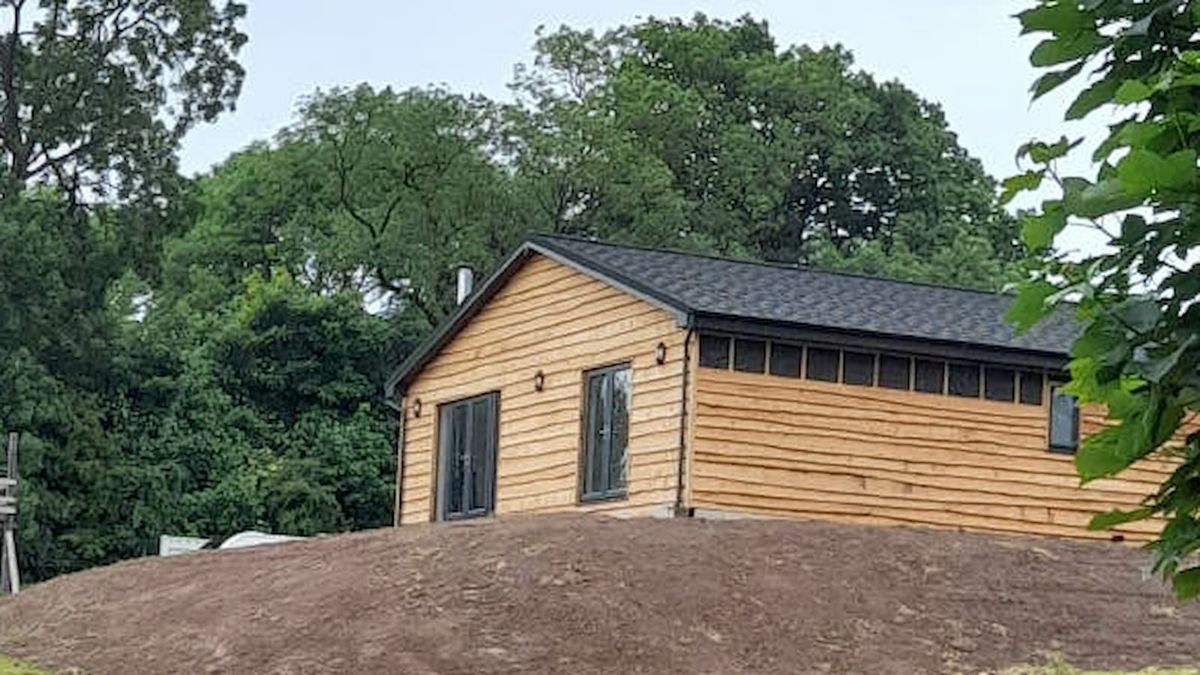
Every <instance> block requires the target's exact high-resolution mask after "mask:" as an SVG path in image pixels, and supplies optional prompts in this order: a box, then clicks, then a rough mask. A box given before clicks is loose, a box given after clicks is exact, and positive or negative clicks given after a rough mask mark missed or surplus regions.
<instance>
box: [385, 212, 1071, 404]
mask: <svg viewBox="0 0 1200 675" xmlns="http://www.w3.org/2000/svg"><path fill="white" fill-rule="evenodd" d="M534 253H539V254H541V255H544V256H546V257H547V258H550V259H551V260H554V261H555V262H558V263H560V264H563V265H565V266H567V267H570V268H572V269H574V270H577V271H579V272H581V273H583V274H586V275H588V276H590V277H592V278H595V279H598V280H600V281H603V282H605V283H607V284H609V285H610V286H613V287H615V288H617V289H619V290H621V291H623V292H625V293H628V294H629V295H632V296H633V297H636V298H638V299H640V300H643V301H645V302H647V303H649V304H651V305H653V306H655V307H658V308H660V309H663V310H665V311H667V312H668V313H670V314H671V315H672V316H673V317H674V318H675V320H676V321H677V323H678V324H679V326H680V327H681V328H696V329H699V330H708V331H713V332H718V333H728V334H732V335H752V336H756V337H765V338H774V339H780V340H795V341H802V342H816V343H823V344H829V345H834V346H842V347H859V348H861V349H867V350H872V351H896V352H903V353H909V354H916V355H919V356H931V357H937V358H944V359H951V360H955V359H961V360H965V361H986V362H992V363H1004V364H1008V365H1012V366H1024V367H1028V368H1044V369H1048V370H1055V371H1058V370H1063V369H1064V368H1065V367H1066V364H1067V360H1068V359H1067V356H1066V355H1064V354H1058V353H1053V352H1042V351H1035V350H1023V349H1009V348H1004V347H992V346H987V345H977V344H968V343H958V342H952V341H944V340H930V339H926V338H914V337H905V336H898V335H888V334H880V333H869V332H865V331H863V332H859V331H842V330H836V329H829V328H821V327H813V326H806V325H803V324H786V323H780V322H772V321H756V320H752V319H744V318H738V317H730V316H724V315H714V314H704V313H699V312H695V311H694V310H692V309H691V308H690V307H687V306H686V305H684V304H682V303H680V302H679V301H678V300H676V299H674V298H672V297H670V296H668V295H666V294H664V293H662V292H660V291H658V290H657V289H655V288H653V287H650V286H647V285H645V284H642V283H640V282H638V281H636V280H634V279H631V278H629V277H627V276H625V275H624V274H622V273H621V272H620V271H618V270H615V269H613V268H611V267H609V266H608V265H604V264H602V263H599V262H597V261H595V260H591V259H589V258H586V257H583V256H577V255H575V254H573V253H572V252H571V251H570V250H569V249H566V248H564V247H560V246H558V245H557V244H556V240H555V238H554V237H546V236H538V235H534V236H532V237H530V238H529V239H527V240H526V241H525V242H524V243H522V244H521V245H520V246H519V247H518V248H517V250H516V251H513V253H512V255H510V256H509V257H508V259H507V260H505V261H504V263H503V264H502V265H500V267H499V268H498V269H497V270H496V271H495V272H493V273H492V275H491V276H490V277H488V279H487V281H485V282H484V283H483V284H482V285H481V286H480V287H479V289H478V290H477V291H476V292H475V293H473V294H472V295H471V297H469V298H468V299H467V300H466V301H465V302H464V303H463V304H462V305H460V306H459V307H458V309H456V310H455V311H454V312H453V313H452V314H451V315H450V316H449V317H447V318H446V319H445V320H444V321H442V323H441V324H440V325H439V326H438V327H437V328H436V329H435V330H434V331H433V334H432V335H430V336H429V338H428V339H426V341H425V342H424V343H423V344H422V345H421V346H420V347H419V348H418V349H416V350H415V351H413V353H412V354H410V355H409V356H408V358H407V359H405V360H404V362H403V363H402V364H400V367H399V368H397V369H396V370H395V371H394V372H393V373H392V376H391V377H389V378H388V380H387V384H386V385H385V386H384V396H385V397H386V399H387V401H389V402H395V400H396V398H397V396H398V395H403V394H404V390H405V388H406V387H407V385H408V383H409V382H410V381H411V379H412V378H413V377H414V376H415V375H416V374H417V373H418V372H420V370H421V369H422V368H424V367H425V366H426V365H427V364H428V363H429V361H430V360H431V359H433V357H434V356H436V355H437V353H438V352H439V351H441V349H442V348H443V347H445V346H446V344H447V343H448V342H450V340H451V339H452V338H453V337H454V336H455V335H456V334H457V333H458V331H459V330H460V329H461V328H462V327H463V326H464V325H465V324H466V323H467V321H470V320H471V318H472V317H474V316H475V315H476V314H478V313H479V310H481V309H482V308H483V306H484V305H486V304H487V302H488V301H489V300H491V298H492V296H494V295H495V294H496V292H497V291H498V290H500V287H501V286H503V285H504V282H506V281H508V279H509V278H510V277H512V275H513V274H514V273H516V271H517V270H518V269H520V267H521V265H523V264H524V263H525V261H526V260H527V259H528V258H529V257H530V256H531V255H533V254H534Z"/></svg>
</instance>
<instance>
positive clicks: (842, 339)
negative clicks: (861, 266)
mask: <svg viewBox="0 0 1200 675" xmlns="http://www.w3.org/2000/svg"><path fill="white" fill-rule="evenodd" d="M692 325H693V326H694V327H695V328H696V329H698V330H701V331H710V332H715V333H727V334H731V335H747V336H753V337H762V338H770V339H776V340H792V341H796V342H806V343H816V344H824V345H831V346H837V347H858V348H860V349H864V350H867V351H881V352H897V353H902V354H914V355H917V356H929V357H936V358H941V359H949V360H959V361H983V362H989V363H996V364H1004V365H1009V366H1019V367H1024V368H1038V369H1045V370H1063V369H1064V368H1066V366H1067V361H1068V360H1069V359H1068V357H1067V355H1065V354H1058V353H1054V352H1041V351H1033V350H1026V349H1013V348H1011V347H999V346H989V345H980V344H971V343H962V342H953V341H949V340H933V339H929V338H921V337H911V336H904V335H891V334H880V333H871V332H868V331H849V330H838V329H832V328H818V327H813V326H806V325H802V324H785V323H777V322H774V321H755V320H752V319H743V318H737V317H728V316H724V315H712V314H696V315H694V317H693V321H692Z"/></svg>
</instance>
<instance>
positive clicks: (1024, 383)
mask: <svg viewBox="0 0 1200 675" xmlns="http://www.w3.org/2000/svg"><path fill="white" fill-rule="evenodd" d="M1021 403H1024V404H1025V405H1041V404H1042V374H1041V373H1035V372H1032V371H1028V370H1026V371H1022V372H1021Z"/></svg>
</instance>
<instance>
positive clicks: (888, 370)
mask: <svg viewBox="0 0 1200 675" xmlns="http://www.w3.org/2000/svg"><path fill="white" fill-rule="evenodd" d="M911 379H912V359H910V358H908V357H907V356H893V355H891V354H880V355H879V386H881V387H887V388H888V389H908V387H909V384H910V382H909V381H910V380H911Z"/></svg>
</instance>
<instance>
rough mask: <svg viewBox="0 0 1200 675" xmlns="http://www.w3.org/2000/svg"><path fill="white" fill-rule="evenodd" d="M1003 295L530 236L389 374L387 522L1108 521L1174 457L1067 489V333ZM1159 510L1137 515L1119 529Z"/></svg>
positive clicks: (1057, 318)
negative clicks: (392, 453)
mask: <svg viewBox="0 0 1200 675" xmlns="http://www.w3.org/2000/svg"><path fill="white" fill-rule="evenodd" d="M1010 300H1011V299H1010V298H1009V297H1006V296H1003V295H997V294H992V293H985V292H978V291H967V290H960V289H953V288H944V287H939V286H933V285H928V284H916V283H906V282H899V281H889V280H885V279H876V278H870V277H863V276H857V275H851V274H842V273H833V272H824V271H817V270H813V269H808V268H802V267H794V266H783V265H772V264H764V263H756V262H746V261H740V260H730V259H723V258H716V257H710V256H703V255H696V254H689V253H681V252H676V251H667V250H653V249H643V248H634V247H627V246H616V245H610V244H603V243H597V242H591V241H583V240H579V239H571V238H564V237H552V236H535V237H532V238H531V239H529V240H528V241H527V242H526V243H525V244H523V245H522V246H521V247H520V248H519V250H517V251H516V252H515V253H514V254H513V255H512V256H511V257H510V258H509V259H508V261H507V262H505V263H504V264H503V265H502V266H501V268H500V269H499V270H498V271H497V272H496V273H495V274H493V275H492V277H491V278H490V279H488V280H487V282H486V283H484V284H483V285H482V286H481V287H480V288H479V289H478V291H477V292H476V293H474V295H472V296H470V297H469V298H468V299H467V300H466V301H465V302H464V303H463V304H461V305H460V306H459V308H458V310H457V312H456V313H455V314H454V315H453V316H451V317H450V318H449V319H448V320H447V321H446V322H445V323H444V324H443V325H442V326H440V327H439V328H438V329H437V331H436V332H435V333H434V335H433V336H432V337H431V339H430V341H429V342H428V344H426V345H425V346H424V347H423V348H422V349H420V350H418V351H417V352H416V353H414V354H413V355H412V357H410V358H409V359H408V361H406V362H405V363H404V364H403V365H402V366H401V367H400V368H399V369H398V370H397V372H396V373H395V374H394V375H393V376H392V378H391V379H390V380H389V382H388V391H387V394H388V396H389V398H391V399H392V400H393V401H394V402H395V403H396V404H397V406H398V408H399V409H400V410H401V411H402V416H403V423H402V429H401V434H400V439H401V440H400V443H399V453H400V458H399V469H398V490H397V504H396V522H397V524H409V523H420V522H429V521H443V520H454V519H459V518H469V517H475V516H484V515H489V514H493V513H495V514H515V513H541V512H555V511H594V510H604V511H612V512H616V513H621V514H627V515H639V514H641V515H670V514H678V515H697V516H705V517H719V516H747V515H754V516H777V517H778V516H784V517H798V518H811V519H821V520H833V521H842V522H853V523H872V524H900V525H927V526H941V527H952V528H961V529H970V530H990V531H1000V532H1019V533H1033V534H1050V535H1066V536H1099V537H1108V536H1110V535H1109V533H1089V532H1087V531H1086V530H1085V529H1084V527H1085V525H1086V523H1087V521H1088V520H1089V518H1090V517H1091V515H1092V514H1094V513H1096V512H1099V511H1103V510H1107V509H1110V508H1114V507H1126V508H1128V507H1131V506H1133V505H1135V504H1136V503H1137V502H1138V501H1139V500H1140V499H1141V498H1142V497H1143V496H1144V495H1146V494H1149V493H1151V492H1153V491H1154V489H1155V488H1156V487H1157V485H1158V483H1159V482H1161V481H1162V480H1163V479H1164V478H1165V477H1166V475H1167V474H1168V473H1169V471H1170V469H1171V467H1170V465H1169V464H1167V463H1165V462H1161V461H1158V462H1155V461H1143V462H1141V463H1139V464H1138V465H1136V466H1134V467H1131V468H1130V469H1129V470H1127V471H1126V472H1125V473H1124V474H1122V476H1121V477H1120V478H1119V479H1111V480H1103V481H1097V482H1094V483H1091V484H1089V485H1087V486H1086V487H1080V486H1079V479H1078V478H1077V476H1076V474H1075V470H1074V466H1073V458H1072V454H1073V453H1074V451H1075V448H1076V447H1077V444H1078V441H1079V436H1080V431H1081V427H1082V428H1083V431H1084V432H1085V433H1086V432H1088V431H1089V430H1092V429H1095V428H1098V427H1099V425H1101V424H1103V416H1102V414H1101V413H1100V412H1099V411H1092V410H1087V411H1084V412H1083V414H1082V415H1081V414H1080V411H1079V410H1078V409H1077V408H1076V405H1075V403H1074V400H1073V399H1072V398H1071V397H1070V396H1068V395H1066V394H1064V393H1061V392H1060V391H1059V389H1058V384H1059V382H1060V381H1061V380H1062V379H1063V368H1064V367H1065V365H1066V362H1067V358H1068V348H1069V346H1070V344H1071V342H1072V340H1073V339H1074V337H1075V335H1076V334H1077V331H1078V327H1077V325H1076V324H1075V323H1074V322H1073V320H1072V319H1071V318H1070V317H1069V316H1067V315H1066V314H1056V315H1054V316H1052V317H1050V318H1048V319H1047V320H1046V321H1044V322H1042V323H1041V324H1039V325H1038V326H1036V327H1035V328H1034V329H1033V330H1031V331H1029V332H1028V333H1026V334H1023V335H1020V336H1017V335H1015V334H1014V332H1013V330H1012V328H1011V327H1010V326H1009V325H1008V324H1007V323H1006V322H1005V320H1004V313H1005V311H1006V309H1007V307H1008V304H1009V302H1010ZM1157 527H1158V524H1157V523H1149V522H1142V523H1132V524H1129V525H1127V526H1125V527H1124V528H1123V529H1120V530H1118V532H1120V533H1122V534H1124V535H1125V536H1127V537H1129V538H1131V539H1144V538H1147V537H1148V536H1149V535H1151V534H1153V533H1154V532H1155V531H1156V529H1157Z"/></svg>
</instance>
